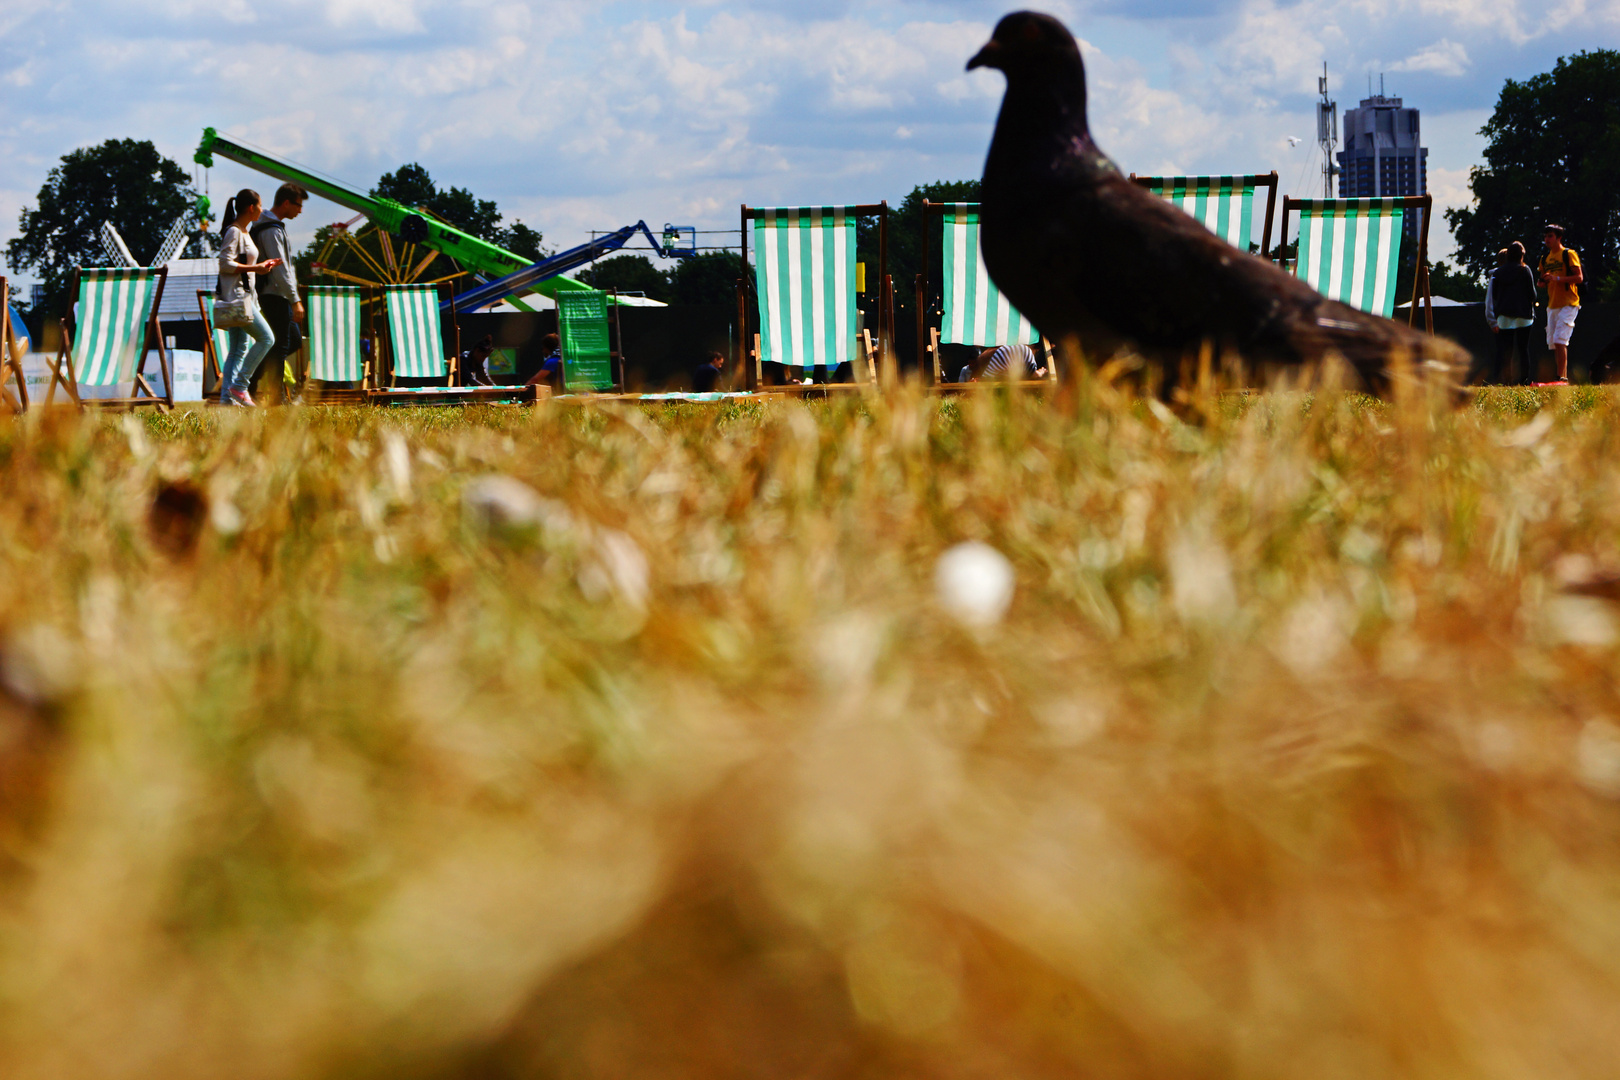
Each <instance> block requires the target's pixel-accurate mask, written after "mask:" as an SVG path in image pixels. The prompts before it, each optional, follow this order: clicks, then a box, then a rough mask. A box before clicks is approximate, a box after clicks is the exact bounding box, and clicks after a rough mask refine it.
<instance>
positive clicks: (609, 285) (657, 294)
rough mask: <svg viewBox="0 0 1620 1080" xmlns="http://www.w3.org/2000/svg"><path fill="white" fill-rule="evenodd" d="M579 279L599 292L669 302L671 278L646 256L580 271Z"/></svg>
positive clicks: (627, 257) (624, 257)
mask: <svg viewBox="0 0 1620 1080" xmlns="http://www.w3.org/2000/svg"><path fill="white" fill-rule="evenodd" d="M579 280H581V281H583V282H585V284H587V285H589V286H591V287H592V288H596V289H618V290H619V291H620V292H639V293H643V294H644V295H646V296H647V297H648V298H649V299H652V300H661V301H663V302H665V303H668V302H669V298H670V295H671V290H670V285H669V275H668V274H666V273H665V272H664V271H662V270H660V269H658V267H656V266H654V265H653V264H652V260H651V259H649V258H647V256H645V255H615V256H613V257H612V258H611V259H603V260H601V261H600V262H598V263H597V264H596V265H595V266H591V267H588V268H586V269H585V270H582V271H580V274H579Z"/></svg>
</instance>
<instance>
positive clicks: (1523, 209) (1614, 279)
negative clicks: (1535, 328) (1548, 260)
mask: <svg viewBox="0 0 1620 1080" xmlns="http://www.w3.org/2000/svg"><path fill="white" fill-rule="evenodd" d="M1617 86H1620V52H1617V51H1615V50H1613V49H1598V50H1596V51H1593V52H1582V53H1579V54H1577V55H1575V56H1571V57H1561V58H1560V59H1559V61H1558V63H1557V64H1556V65H1555V66H1554V67H1553V70H1552V71H1551V72H1548V73H1546V74H1542V75H1537V76H1535V77H1533V78H1530V79H1527V80H1525V81H1524V82H1515V81H1514V80H1512V79H1509V80H1507V82H1506V83H1504V84H1503V87H1502V94H1501V97H1500V98H1499V99H1498V100H1497V103H1496V111H1495V112H1494V113H1493V114H1492V115H1491V118H1490V120H1489V122H1487V123H1486V125H1485V126H1484V127H1483V128H1481V129H1480V134H1482V135H1484V136H1485V137H1486V138H1487V139H1489V140H1490V142H1489V144H1488V145H1487V146H1486V148H1485V164H1484V165H1479V166H1475V167H1474V168H1473V170H1471V172H1470V173H1469V178H1468V185H1469V187H1470V188H1471V189H1472V190H1473V193H1474V199H1475V202H1476V206H1475V207H1474V208H1473V209H1458V210H1448V211H1446V220H1447V221H1448V222H1449V223H1450V225H1451V229H1452V232H1453V234H1454V235H1455V236H1456V238H1457V247H1458V258H1459V260H1460V261H1461V262H1462V264H1463V266H1464V267H1465V268H1466V269H1467V270H1468V271H1469V272H1470V273H1472V274H1473V275H1475V276H1476V277H1479V276H1483V275H1485V274H1488V273H1489V272H1490V271H1491V269H1492V268H1493V267H1494V266H1495V263H1496V252H1497V250H1498V249H1499V248H1501V247H1502V246H1504V245H1505V244H1506V243H1507V242H1508V241H1510V240H1514V239H1517V240H1521V241H1523V242H1524V245H1525V247H1526V248H1528V249H1529V250H1530V252H1531V253H1532V256H1534V255H1535V254H1536V253H1537V252H1539V251H1540V247H1541V227H1542V226H1543V225H1545V224H1546V223H1547V222H1549V221H1555V222H1557V223H1558V224H1560V225H1562V226H1564V229H1565V230H1566V231H1565V234H1564V242H1565V243H1566V244H1568V245H1569V246H1571V247H1573V248H1574V249H1575V250H1576V251H1578V252H1579V253H1580V256H1581V262H1582V264H1583V266H1584V268H1585V271H1586V280H1587V281H1588V282H1591V283H1593V284H1594V285H1596V286H1597V287H1598V291H1602V290H1603V289H1604V288H1605V286H1606V285H1609V284H1612V285H1615V286H1620V275H1617V274H1616V270H1617V269H1620V94H1617V93H1616V91H1615V88H1616V87H1617Z"/></svg>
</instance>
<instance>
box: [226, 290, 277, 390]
mask: <svg viewBox="0 0 1620 1080" xmlns="http://www.w3.org/2000/svg"><path fill="white" fill-rule="evenodd" d="M226 333H227V334H229V335H230V343H231V351H230V353H229V354H228V355H227V356H226V357H225V367H224V370H222V371H221V372H220V373H219V400H220V401H224V400H225V396H226V395H227V394H229V393H230V392H231V391H232V390H246V389H247V388H248V384H249V383H250V382H252V381H253V374H254V372H256V371H258V370H259V363H260V362H261V361H262V360H263V359H264V354H265V353H267V352H269V351H270V346H272V345H274V344H275V343H276V335H275V334H273V333H271V332H270V324H269V323H268V322H266V321H265V318H264V312H262V311H257V310H255V311H254V312H253V323H252V325H250V326H233V327H231V328H230V329H229V330H227V331H226ZM248 338H252V339H253V347H252V348H251V349H250V348H248Z"/></svg>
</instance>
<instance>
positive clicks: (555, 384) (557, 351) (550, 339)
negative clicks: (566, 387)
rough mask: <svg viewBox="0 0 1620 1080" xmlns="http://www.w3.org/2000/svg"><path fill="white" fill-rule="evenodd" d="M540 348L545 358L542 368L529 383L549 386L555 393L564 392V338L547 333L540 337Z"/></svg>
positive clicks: (541, 362)
mask: <svg viewBox="0 0 1620 1080" xmlns="http://www.w3.org/2000/svg"><path fill="white" fill-rule="evenodd" d="M540 350H541V352H543V353H544V354H545V359H544V360H542V361H540V370H539V371H537V372H535V373H534V377H533V378H532V379H530V380H529V382H528V385H530V386H549V387H551V392H552V393H553V394H560V393H562V392H563V370H562V339H561V338H559V337H558V336H557V335H556V334H547V335H546V336H545V337H543V338H541V339H540Z"/></svg>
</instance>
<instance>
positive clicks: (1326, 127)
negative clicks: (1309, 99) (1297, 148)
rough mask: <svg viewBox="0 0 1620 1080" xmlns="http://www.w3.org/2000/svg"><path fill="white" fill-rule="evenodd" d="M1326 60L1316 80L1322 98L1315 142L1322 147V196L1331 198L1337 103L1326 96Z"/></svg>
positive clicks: (1337, 130)
mask: <svg viewBox="0 0 1620 1080" xmlns="http://www.w3.org/2000/svg"><path fill="white" fill-rule="evenodd" d="M1327 82H1328V74H1327V61H1326V60H1324V61H1322V77H1321V78H1319V79H1317V80H1316V89H1317V92H1318V93H1320V94H1321V95H1322V100H1321V101H1318V102H1317V103H1316V144H1317V146H1319V147H1321V149H1322V198H1324V199H1331V198H1333V178H1334V177H1335V176H1337V175H1338V174H1339V166H1338V165H1336V164H1335V163H1334V155H1335V152H1336V151H1337V150H1338V147H1339V103H1338V102H1336V101H1333V100H1332V99H1330V98H1329V97H1328V92H1327Z"/></svg>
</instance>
